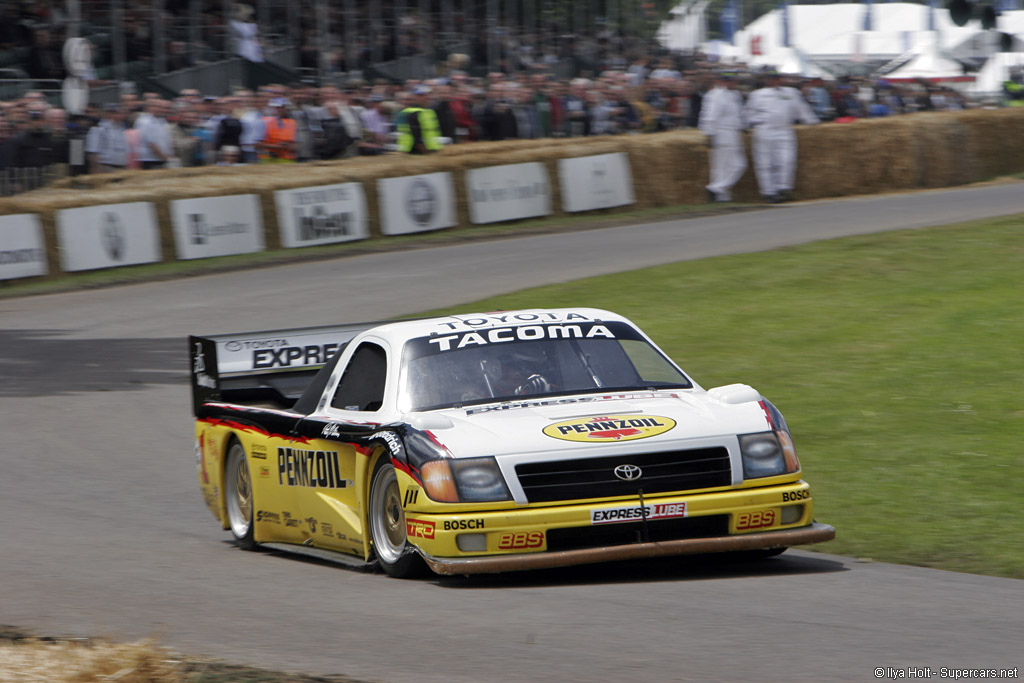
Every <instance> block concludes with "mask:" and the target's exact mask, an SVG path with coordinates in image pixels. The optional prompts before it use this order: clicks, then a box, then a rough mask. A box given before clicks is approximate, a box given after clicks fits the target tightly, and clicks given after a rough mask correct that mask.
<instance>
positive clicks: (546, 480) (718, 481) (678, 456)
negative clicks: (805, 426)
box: [516, 446, 732, 503]
mask: <svg viewBox="0 0 1024 683" xmlns="http://www.w3.org/2000/svg"><path fill="white" fill-rule="evenodd" d="M618 465H637V466H638V467H640V469H642V470H643V476H641V477H640V478H639V479H636V480H634V481H622V480H621V479H619V478H618V477H616V476H615V473H614V472H613V470H614V469H615V468H616V467H617V466H618ZM516 476H518V477H519V483H520V485H522V487H523V491H524V492H525V493H526V499H527V500H528V501H529V502H531V503H542V502H548V501H556V500H580V499H583V498H607V497H611V496H635V495H636V493H637V489H643V490H644V495H645V496H646V495H649V494H654V493H668V492H670V491H692V490H693V489H702V488H710V487H713V486H728V485H729V484H731V483H732V473H731V468H730V466H729V451H728V450H726V449H725V448H724V447H722V446H719V447H715V448H695V449H691V450H685V451H662V452H660V453H636V454H631V455H616V456H609V457H601V458H584V459H582V460H559V461H556V462H536V463H528V464H522V465H516Z"/></svg>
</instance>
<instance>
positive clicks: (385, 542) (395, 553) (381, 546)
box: [370, 464, 406, 565]
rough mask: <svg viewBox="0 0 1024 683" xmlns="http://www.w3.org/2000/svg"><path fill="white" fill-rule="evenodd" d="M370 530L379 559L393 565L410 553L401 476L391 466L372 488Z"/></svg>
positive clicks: (374, 481) (382, 473) (377, 477)
mask: <svg viewBox="0 0 1024 683" xmlns="http://www.w3.org/2000/svg"><path fill="white" fill-rule="evenodd" d="M370 531H371V533H372V535H373V547H374V551H375V552H376V553H377V557H378V558H379V559H380V560H381V562H384V563H386V564H389V565H393V564H395V563H396V562H398V561H399V560H401V559H402V556H403V554H404V553H405V552H406V543H405V540H406V536H405V511H404V510H403V509H402V495H401V492H400V491H399V489H398V477H397V476H396V475H395V468H394V467H392V466H391V465H390V464H388V465H384V466H383V467H381V468H380V469H379V470H378V471H377V474H376V475H375V476H374V478H373V484H372V485H371V487H370Z"/></svg>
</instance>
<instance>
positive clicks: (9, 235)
mask: <svg viewBox="0 0 1024 683" xmlns="http://www.w3.org/2000/svg"><path fill="white" fill-rule="evenodd" d="M47 270H48V269H47V264H46V243H45V242H43V227H42V225H40V223H39V216H37V215H35V214H29V213H26V214H18V215H15V216H0V280H14V279H16V278H19V277H34V276H36V275H46V273H47Z"/></svg>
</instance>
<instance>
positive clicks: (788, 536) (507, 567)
mask: <svg viewBox="0 0 1024 683" xmlns="http://www.w3.org/2000/svg"><path fill="white" fill-rule="evenodd" d="M835 536H836V530H835V528H833V527H831V526H829V525H828V524H819V523H817V522H815V523H813V524H811V525H810V526H805V527H800V528H799V529H785V530H783V531H765V532H760V533H754V534H742V535H738V536H715V537H712V538H686V539H680V540H676V541H658V542H655V543H633V544H630V545H615V546H606V547H601V548H583V549H580V550H563V551H559V552H552V553H529V554H523V555H498V556H491V557H467V558H458V559H449V558H438V557H429V556H427V555H424V556H423V559H424V560H425V561H426V563H427V565H428V566H429V567H430V569H431V570H433V571H434V573H436V574H442V575H449V576H450V575H455V574H496V573H499V572H511V571H523V570H528V569H551V568H553V567H569V566H572V565H577V564H594V563H597V562H616V561H619V560H637V559H645V558H653V557H670V556H672V555H699V554H701V553H721V552H733V551H739V550H763V549H768V548H786V547H789V546H794V545H809V544H811V543H824V542H825V541H831V540H832V539H833V538H835Z"/></svg>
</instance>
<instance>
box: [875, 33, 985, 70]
mask: <svg viewBox="0 0 1024 683" xmlns="http://www.w3.org/2000/svg"><path fill="white" fill-rule="evenodd" d="M937 33H938V32H937V31H918V32H917V34H916V35H915V36H914V46H913V48H911V50H910V51H909V55H908V56H909V59H907V60H906V62H905V63H903V64H902V65H901V66H899V67H898V68H896V69H894V70H893V71H890V72H888V73H886V74H885V78H886V80H890V81H910V80H917V79H921V78H923V79H925V80H929V81H944V82H954V81H973V80H974V76H966V75H964V67H963V64H961V63H960V62H957V61H955V60H953V59H949V58H947V57H944V56H943V55H942V54H941V51H940V50H939V45H938V36H937V35H936V34H937Z"/></svg>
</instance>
